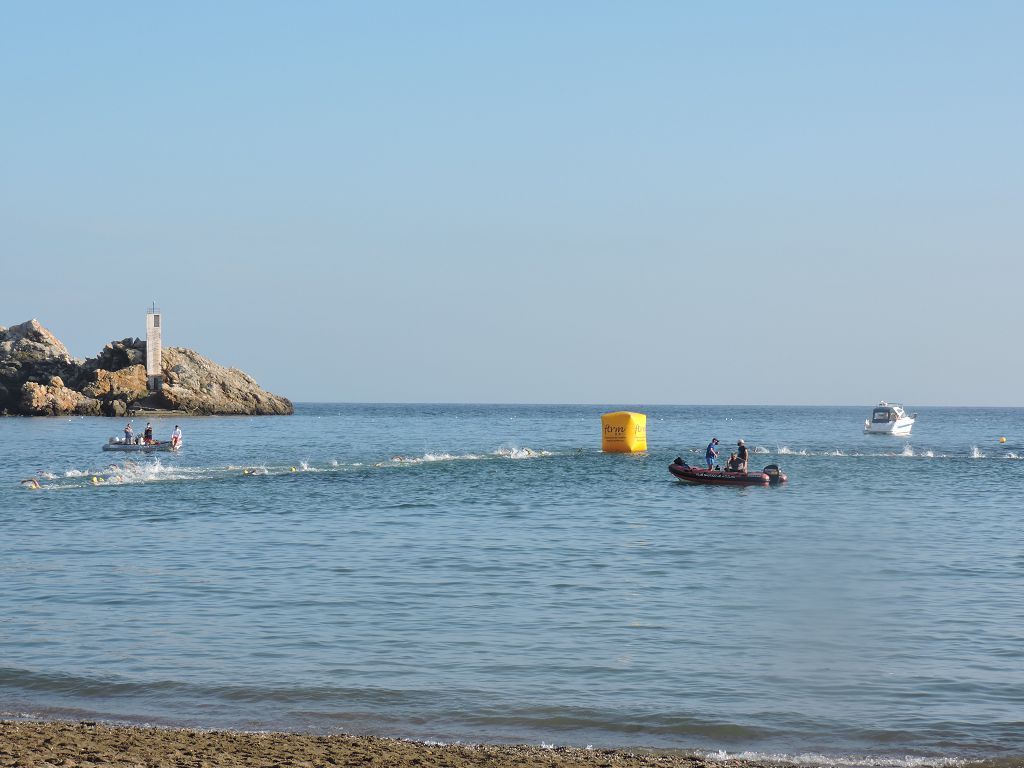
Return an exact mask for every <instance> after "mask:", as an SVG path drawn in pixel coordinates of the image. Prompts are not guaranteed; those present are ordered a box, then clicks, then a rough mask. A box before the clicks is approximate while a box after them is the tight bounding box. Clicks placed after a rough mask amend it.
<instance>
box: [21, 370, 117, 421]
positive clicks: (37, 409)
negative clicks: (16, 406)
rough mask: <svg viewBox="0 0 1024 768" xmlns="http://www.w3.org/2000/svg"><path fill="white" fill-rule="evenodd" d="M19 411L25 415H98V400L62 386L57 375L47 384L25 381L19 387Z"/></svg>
mask: <svg viewBox="0 0 1024 768" xmlns="http://www.w3.org/2000/svg"><path fill="white" fill-rule="evenodd" d="M20 405H21V413H23V414H25V415H26V416H62V415H66V414H69V413H74V414H76V415H79V416H99V415H100V403H99V401H98V400H96V399H94V398H90V397H86V396H85V395H83V394H82V393H80V392H76V391H75V390H73V389H70V388H68V387H65V386H64V382H63V381H62V380H61V379H60V377H59V376H54V377H53V378H52V379H50V382H49V383H48V384H38V383H36V382H34V381H27V382H25V384H23V385H22V387H21V403H20Z"/></svg>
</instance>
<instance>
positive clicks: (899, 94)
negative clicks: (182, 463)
mask: <svg viewBox="0 0 1024 768" xmlns="http://www.w3.org/2000/svg"><path fill="white" fill-rule="evenodd" d="M1022 29H1024V5H1022V4H1020V3H1016V2H979V3H970V4H968V3H942V2H930V3H926V2H902V3H883V2H864V3H855V4H854V3H851V4H846V5H840V4H831V3H815V2H780V3H753V2H746V3H740V2H735V3H711V2H707V3H682V2H647V3H607V2H578V3H574V2H564V3H540V2H525V3H524V2H517V3H493V4H488V3H469V2H434V3H373V4H355V3H340V2H323V3H315V2H307V3H302V4H286V3H257V2H245V3H243V2H236V3H231V2H220V3H215V4H201V3H181V4H175V5H174V6H173V7H172V6H162V7H156V6H147V5H144V4H137V3H105V4H82V3H70V2H68V3H47V4H7V5H5V6H4V7H3V8H2V9H0V96H2V99H3V104H4V108H3V120H2V121H0V141H2V144H0V146H2V147H3V155H2V162H0V254H2V262H3V264H2V272H0V324H3V325H11V324H14V323H17V322H21V321H23V320H26V319H28V318H31V317H37V318H39V320H40V321H41V322H43V323H44V324H45V325H46V326H48V327H49V328H50V329H51V330H53V331H54V332H55V333H56V334H57V335H58V336H59V337H60V338H62V339H63V340H64V341H65V343H66V344H67V345H68V346H69V348H70V349H71V351H72V353H73V354H75V355H78V356H82V357H84V356H88V355H93V354H95V353H96V352H97V351H98V350H99V349H100V348H101V347H102V345H103V344H104V343H105V342H107V341H109V340H110V339H113V338H121V337H124V336H128V335H139V336H141V335H143V330H144V310H145V307H146V306H148V304H149V303H150V301H151V300H153V299H156V300H157V302H158V303H159V304H160V306H161V307H162V308H163V310H164V312H165V326H166V343H168V344H172V345H180V346H188V347H192V348H194V349H196V350H197V351H199V352H201V353H203V354H205V355H207V356H209V357H212V358H213V359H215V360H217V361H218V362H221V363H223V364H227V365H233V366H237V367H240V368H243V369H245V370H247V371H248V372H250V373H251V374H252V375H253V376H255V377H256V379H257V380H258V381H259V382H260V383H261V384H263V385H264V386H266V387H267V388H269V389H271V390H272V391H275V392H279V393H281V394H284V395H287V396H289V397H292V398H293V399H295V400H299V401H304V400H339V401H388V402H390V401H405V402H417V401H430V402H439V401H441V402H444V401H451V402H598V403H638V404H642V403H744V404H760V403H779V404H787V403H792V404H859V403H864V404H867V405H870V404H872V403H874V402H875V401H877V400H879V399H882V398H886V399H892V400H897V401H904V402H906V403H908V404H909V405H911V406H917V405H940V404H948V405H1014V406H1024V389H1022V388H1021V386H1020V381H1021V379H1022V374H1024V362H1022V359H1021V354H1020V343H1019V341H1018V340H1017V338H1018V334H1019V329H1020V326H1021V312H1020V299H1019V294H1020V290H1021V285H1022V283H1024V281H1022V277H1024V268H1022V266H1021V259H1020V258H1019V256H1020V250H1021V243H1022V230H1021V224H1020V222H1021V221H1022V220H1024V216H1022V211H1024V150H1022V142H1021V138H1020V137H1021V136H1022V135H1024V119H1022V118H1024V99H1022V98H1021V87H1022V81H1021V74H1022V72H1024V53H1022V48H1021V46H1020V36H1021V32H1022Z"/></svg>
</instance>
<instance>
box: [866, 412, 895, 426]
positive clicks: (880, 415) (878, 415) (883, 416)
mask: <svg viewBox="0 0 1024 768" xmlns="http://www.w3.org/2000/svg"><path fill="white" fill-rule="evenodd" d="M871 421H872V423H873V424H885V423H887V422H890V421H896V411H895V410H893V409H892V408H875V410H874V412H873V413H872V414H871Z"/></svg>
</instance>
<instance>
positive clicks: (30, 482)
mask: <svg viewBox="0 0 1024 768" xmlns="http://www.w3.org/2000/svg"><path fill="white" fill-rule="evenodd" d="M21 484H22V485H24V486H25V487H26V488H30V489H32V490H33V491H38V490H39V489H40V488H42V487H43V486H41V485H40V484H39V481H38V480H36V479H35V478H34V477H29V478H26V479H25V480H22V481H21Z"/></svg>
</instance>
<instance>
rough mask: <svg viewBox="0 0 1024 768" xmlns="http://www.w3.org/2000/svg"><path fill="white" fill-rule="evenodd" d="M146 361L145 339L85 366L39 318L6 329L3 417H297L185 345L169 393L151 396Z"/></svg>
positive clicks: (171, 370) (171, 359) (2, 340)
mask: <svg viewBox="0 0 1024 768" xmlns="http://www.w3.org/2000/svg"><path fill="white" fill-rule="evenodd" d="M145 360H146V343H145V342H144V341H140V340H139V339H132V338H126V339H122V340H120V341H112V342H110V343H109V344H107V345H106V346H105V347H104V348H103V349H102V350H101V351H100V353H99V354H98V355H97V356H96V357H93V358H89V359H88V360H84V361H83V360H76V359H74V358H72V357H71V355H70V354H69V353H68V350H67V348H65V346H64V345H63V344H61V342H60V341H59V340H58V339H57V337H55V336H54V335H53V334H52V333H50V332H49V331H48V330H46V328H44V327H43V326H42V325H40V323H39V321H38V320H30V321H29V322H27V323H22V324H21V325H14V326H11V327H10V328H4V327H2V326H0V415H2V414H21V415H25V416H56V415H69V414H76V415H100V414H102V415H106V416H123V415H124V414H125V413H128V412H129V411H131V410H132V409H133V408H135V407H138V406H139V405H145V406H146V407H147V408H158V409H159V408H164V409H169V410H178V411H185V412H188V413H194V414H197V415H206V414H249V415H263V414H290V413H293V412H294V408H293V407H292V404H291V401H289V400H287V399H286V398H283V397H279V396H277V395H273V394H271V393H270V392H267V391H265V390H263V389H260V387H259V385H258V384H257V383H256V382H255V381H254V380H253V379H252V377H251V376H249V375H248V374H246V373H244V372H243V371H239V370H238V369H236V368H224V367H222V366H220V365H217V364H216V363H214V362H213V361H212V360H208V359H207V358H205V357H203V356H202V355H200V354H197V353H196V352H193V351H192V350H190V349H183V348H179V347H171V348H169V349H165V350H164V353H163V373H164V382H165V384H164V388H163V390H162V391H160V392H156V393H150V392H149V391H148V390H147V377H146V368H145Z"/></svg>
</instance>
